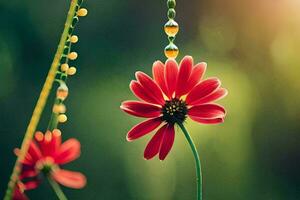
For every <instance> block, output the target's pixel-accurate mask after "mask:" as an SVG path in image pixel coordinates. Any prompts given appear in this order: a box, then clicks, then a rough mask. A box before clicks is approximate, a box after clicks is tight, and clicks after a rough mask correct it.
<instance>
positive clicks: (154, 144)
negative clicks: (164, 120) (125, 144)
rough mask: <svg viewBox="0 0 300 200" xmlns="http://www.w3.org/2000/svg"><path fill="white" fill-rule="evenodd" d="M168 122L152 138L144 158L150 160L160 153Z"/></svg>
mask: <svg viewBox="0 0 300 200" xmlns="http://www.w3.org/2000/svg"><path fill="white" fill-rule="evenodd" d="M166 128H167V124H165V125H164V126H163V127H161V128H160V129H159V130H158V131H157V133H155V135H154V136H153V137H152V138H151V140H150V141H149V143H148V144H147V146H146V149H145V151H144V158H145V159H147V160H149V159H151V158H153V157H154V156H155V155H156V154H158V152H159V149H160V146H161V142H162V139H163V136H164V133H165V130H166Z"/></svg>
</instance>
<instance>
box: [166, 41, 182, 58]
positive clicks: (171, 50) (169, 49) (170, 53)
mask: <svg viewBox="0 0 300 200" xmlns="http://www.w3.org/2000/svg"><path fill="white" fill-rule="evenodd" d="M178 53H179V49H178V47H177V46H176V45H175V44H174V43H170V44H169V45H168V46H166V48H165V56H166V57H167V58H173V59H175V58H176V57H177V55H178Z"/></svg>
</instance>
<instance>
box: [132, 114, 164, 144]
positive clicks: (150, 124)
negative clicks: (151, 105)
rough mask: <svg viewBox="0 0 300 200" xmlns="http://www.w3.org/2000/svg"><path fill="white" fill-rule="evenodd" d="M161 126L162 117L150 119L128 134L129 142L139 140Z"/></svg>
mask: <svg viewBox="0 0 300 200" xmlns="http://www.w3.org/2000/svg"><path fill="white" fill-rule="evenodd" d="M160 124H161V118H160V117H158V118H153V119H149V120H146V121H144V122H142V123H140V124H137V125H136V126H134V127H133V128H132V129H131V130H130V131H129V132H128V133H127V140H128V141H132V140H135V139H138V138H140V137H142V136H144V135H145V134H147V133H150V132H151V131H153V130H154V129H156V128H157V127H158V126H159V125H160Z"/></svg>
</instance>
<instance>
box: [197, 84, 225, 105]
mask: <svg viewBox="0 0 300 200" xmlns="http://www.w3.org/2000/svg"><path fill="white" fill-rule="evenodd" d="M227 94H228V91H227V90H226V89H224V88H219V89H217V90H215V91H214V92H212V93H211V94H209V95H207V96H205V97H203V98H201V99H199V100H197V101H195V102H194V103H193V104H194V105H199V104H205V103H210V102H213V101H216V100H219V99H222V98H223V97H225V96H226V95H227Z"/></svg>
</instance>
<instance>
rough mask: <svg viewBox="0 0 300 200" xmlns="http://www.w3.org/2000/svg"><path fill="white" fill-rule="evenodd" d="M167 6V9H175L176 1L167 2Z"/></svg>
mask: <svg viewBox="0 0 300 200" xmlns="http://www.w3.org/2000/svg"><path fill="white" fill-rule="evenodd" d="M167 5H168V8H175V6H176V1H175V0H168V1H167Z"/></svg>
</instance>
